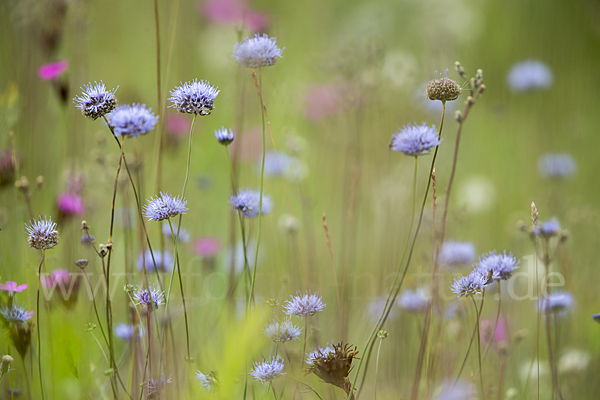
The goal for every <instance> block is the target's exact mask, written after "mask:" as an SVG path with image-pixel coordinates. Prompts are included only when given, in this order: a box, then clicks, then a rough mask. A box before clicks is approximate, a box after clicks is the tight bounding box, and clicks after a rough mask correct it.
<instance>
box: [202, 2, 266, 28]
mask: <svg viewBox="0 0 600 400" xmlns="http://www.w3.org/2000/svg"><path fill="white" fill-rule="evenodd" d="M247 3H248V2H247V1H246V0H208V1H206V2H205V3H204V4H203V6H202V9H201V11H202V14H203V15H204V17H205V18H206V19H208V20H210V21H213V22H218V23H221V24H228V25H235V26H236V27H241V26H245V27H247V28H248V29H249V30H250V31H254V32H256V31H260V30H263V29H265V28H266V27H267V25H268V23H269V19H268V17H267V15H266V14H264V13H260V12H257V11H253V10H251V9H250V8H249V6H248V4H247Z"/></svg>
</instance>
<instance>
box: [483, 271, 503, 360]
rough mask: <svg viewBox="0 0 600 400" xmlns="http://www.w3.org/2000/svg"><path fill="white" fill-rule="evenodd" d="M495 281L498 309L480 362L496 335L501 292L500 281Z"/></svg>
mask: <svg viewBox="0 0 600 400" xmlns="http://www.w3.org/2000/svg"><path fill="white" fill-rule="evenodd" d="M496 283H497V284H498V311H497V312H496V322H494V329H492V336H491V337H490V340H489V341H488V344H487V346H486V347H485V350H484V352H483V359H482V360H481V361H482V362H483V361H485V356H486V355H487V353H488V350H489V349H490V346H491V344H492V342H493V341H494V336H495V335H496V329H497V328H498V320H500V306H501V305H502V293H501V289H500V281H499V280H497V281H496Z"/></svg>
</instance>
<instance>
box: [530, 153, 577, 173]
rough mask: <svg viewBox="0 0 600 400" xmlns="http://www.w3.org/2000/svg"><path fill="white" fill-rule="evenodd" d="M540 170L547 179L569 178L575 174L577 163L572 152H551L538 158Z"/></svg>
mask: <svg viewBox="0 0 600 400" xmlns="http://www.w3.org/2000/svg"><path fill="white" fill-rule="evenodd" d="M538 170H539V172H540V175H541V176H542V177H543V178H546V179H567V178H569V177H571V176H572V175H574V174H575V171H576V170H577V164H576V163H575V160H574V159H573V157H572V156H571V155H570V154H567V153H549V154H545V155H543V156H541V157H540V158H539V159H538Z"/></svg>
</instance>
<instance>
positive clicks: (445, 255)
mask: <svg viewBox="0 0 600 400" xmlns="http://www.w3.org/2000/svg"><path fill="white" fill-rule="evenodd" d="M474 260H475V246H473V243H469V242H452V241H449V242H444V244H443V245H442V249H441V250H440V255H439V263H440V265H445V266H447V267H460V266H463V265H468V264H471V263H472V262H473V261H474Z"/></svg>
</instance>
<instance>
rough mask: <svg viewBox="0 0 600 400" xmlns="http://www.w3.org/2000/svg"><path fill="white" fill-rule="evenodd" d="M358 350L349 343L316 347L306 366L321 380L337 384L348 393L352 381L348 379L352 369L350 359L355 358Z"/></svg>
mask: <svg viewBox="0 0 600 400" xmlns="http://www.w3.org/2000/svg"><path fill="white" fill-rule="evenodd" d="M357 354H358V350H357V349H356V347H353V346H352V345H350V344H342V343H338V344H332V345H331V347H329V346H328V347H326V348H325V349H318V350H316V351H314V352H312V353H311V355H310V356H309V360H310V362H309V361H307V363H308V364H309V365H310V367H309V368H308V371H309V372H312V373H313V374H315V375H316V376H318V377H319V378H321V379H322V380H323V381H325V382H327V383H329V384H330V385H333V386H337V387H339V388H340V389H342V390H344V392H346V394H347V395H350V393H351V390H352V383H351V382H350V380H349V379H348V375H349V374H350V370H351V369H352V361H353V360H354V359H356V358H357V357H356V355H357Z"/></svg>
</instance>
